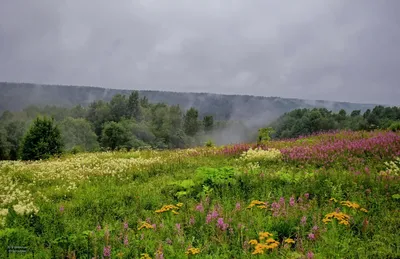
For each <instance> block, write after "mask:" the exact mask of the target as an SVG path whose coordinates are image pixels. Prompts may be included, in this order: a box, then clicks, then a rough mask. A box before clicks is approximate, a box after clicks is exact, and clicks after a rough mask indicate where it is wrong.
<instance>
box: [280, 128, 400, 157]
mask: <svg viewBox="0 0 400 259" xmlns="http://www.w3.org/2000/svg"><path fill="white" fill-rule="evenodd" d="M346 134H348V135H349V137H348V138H335V137H333V136H332V138H330V139H329V138H328V139H326V140H323V141H321V142H319V143H318V144H315V145H304V146H298V147H292V148H283V149H281V150H280V151H281V153H282V155H283V159H284V160H285V161H297V162H306V163H319V164H325V165H329V164H332V163H335V162H337V161H342V160H345V161H346V160H347V161H357V159H360V158H365V157H369V158H373V159H376V160H381V159H383V158H393V157H394V156H395V155H396V154H397V153H398V152H400V135H399V134H396V133H394V132H382V131H378V132H372V133H364V135H361V134H362V133H359V132H347V133H346ZM360 136H363V138H361V137H360Z"/></svg>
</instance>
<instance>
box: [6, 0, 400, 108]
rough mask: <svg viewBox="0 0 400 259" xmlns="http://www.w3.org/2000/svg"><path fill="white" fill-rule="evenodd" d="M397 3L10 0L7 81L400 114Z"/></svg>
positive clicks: (392, 0)
mask: <svg viewBox="0 0 400 259" xmlns="http://www.w3.org/2000/svg"><path fill="white" fill-rule="evenodd" d="M399 10H400V2H398V1H397V0H382V1H375V0H352V1H347V0H327V1H320V0H304V1H287V2H285V1H273V0H254V1H242V0H220V1H215V0H204V1H194V0H193V1H183V0H181V1H179V0H170V1H155V0H148V1H144V0H136V1H128V0H120V1H117V2H115V1H114V2H112V1H108V0H97V1H94V0H86V1H78V0H64V1H51V0H35V1H28V0H25V1H24V0H0V60H1V62H0V80H3V81H18V82H21V81H25V82H35V83H57V84H77V85H97V86H103V87H110V88H129V89H158V90H173V91H194V92H199V91H200V92H216V93H227V94H252V95H264V96H282V97H297V98H306V99H327V100H340V101H352V102H364V103H365V102H369V103H385V104H397V105H399V104H400V103H399V101H398V100H399V95H400V92H399V91H400V90H399V89H400V87H399V86H398V84H399V83H398V82H399V81H400V73H398V68H399V67H400V52H399V51H400V50H399V48H398V46H399V43H400V30H399V28H400V26H399V25H400V24H399V22H400V18H399V16H398V11H399Z"/></svg>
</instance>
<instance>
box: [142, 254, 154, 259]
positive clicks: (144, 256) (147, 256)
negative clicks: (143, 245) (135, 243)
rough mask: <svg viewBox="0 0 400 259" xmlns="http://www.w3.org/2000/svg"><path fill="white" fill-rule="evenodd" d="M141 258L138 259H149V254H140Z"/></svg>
mask: <svg viewBox="0 0 400 259" xmlns="http://www.w3.org/2000/svg"><path fill="white" fill-rule="evenodd" d="M141 256H142V257H140V259H151V257H150V255H149V254H141Z"/></svg>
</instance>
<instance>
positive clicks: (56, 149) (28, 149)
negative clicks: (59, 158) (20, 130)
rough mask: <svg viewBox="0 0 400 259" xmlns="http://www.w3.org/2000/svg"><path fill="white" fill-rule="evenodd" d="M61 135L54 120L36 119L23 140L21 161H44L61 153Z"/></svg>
mask: <svg viewBox="0 0 400 259" xmlns="http://www.w3.org/2000/svg"><path fill="white" fill-rule="evenodd" d="M62 148H63V143H62V138H61V133H60V130H59V129H58V127H57V126H56V125H55V123H54V119H48V118H46V117H43V118H40V117H38V118H36V120H35V121H34V122H33V125H32V126H31V127H30V129H29V130H28V132H27V134H26V135H25V137H24V139H23V144H22V153H21V158H22V159H23V160H39V159H46V158H49V157H51V156H53V155H60V154H61V153H62Z"/></svg>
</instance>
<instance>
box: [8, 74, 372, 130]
mask: <svg viewBox="0 0 400 259" xmlns="http://www.w3.org/2000/svg"><path fill="white" fill-rule="evenodd" d="M130 92H131V90H117V89H105V88H100V87H87V86H63V85H37V84H29V83H5V82H3V83H1V82H0V112H2V111H4V110H10V111H18V110H22V109H23V108H25V107H27V106H29V105H57V106H65V107H72V106H75V105H78V104H81V105H84V106H86V105H88V104H89V103H91V102H93V101H95V100H100V99H101V100H105V101H109V100H111V98H112V97H113V96H114V95H115V94H119V93H120V94H129V93H130ZM139 94H140V95H141V96H146V97H147V98H148V99H149V101H150V102H164V103H166V104H170V105H176V104H179V105H180V106H181V107H182V108H183V109H185V110H186V109H188V108H190V107H194V108H196V109H198V110H199V115H200V116H203V115H205V114H208V115H213V116H214V118H216V119H217V120H228V119H231V120H243V121H251V120H252V121H254V122H255V123H256V122H262V123H266V122H268V121H270V120H272V119H275V118H277V117H278V116H280V115H282V114H283V113H285V112H288V111H291V110H293V109H297V108H313V107H321V108H327V109H329V110H332V111H339V110H341V109H344V110H346V111H348V112H350V111H352V110H361V111H365V110H367V109H372V108H373V107H374V106H375V105H373V104H355V103H346V102H331V101H308V100H300V99H288V98H279V97H260V96H248V95H220V94H207V93H182V92H165V91H145V90H140V91H139Z"/></svg>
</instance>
